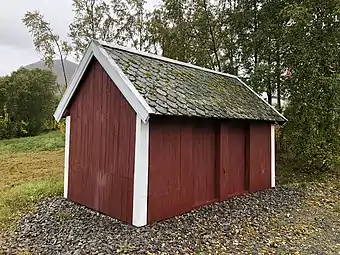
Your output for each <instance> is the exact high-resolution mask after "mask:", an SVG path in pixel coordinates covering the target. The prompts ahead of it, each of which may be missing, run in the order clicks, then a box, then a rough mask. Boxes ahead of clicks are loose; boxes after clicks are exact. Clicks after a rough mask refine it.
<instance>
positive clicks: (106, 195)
mask: <svg viewBox="0 0 340 255" xmlns="http://www.w3.org/2000/svg"><path fill="white" fill-rule="evenodd" d="M69 114H70V115H71V132H70V156H69V176H68V199H70V200H72V201H74V202H76V203H79V204H82V205H85V206H87V207H89V208H92V209H94V210H97V211H100V212H103V213H105V214H108V215H110V216H112V217H115V218H118V219H120V220H122V221H125V222H128V223H132V207H133V176H134V175H133V171H134V153H135V132H136V113H135V112H134V110H133V109H132V108H131V106H130V105H129V104H128V102H127V101H126V100H125V98H124V97H123V95H122V94H121V92H120V91H119V89H118V88H117V87H116V85H115V84H114V83H113V82H112V80H111V79H110V77H109V76H108V75H107V73H106V72H105V70H104V69H103V68H102V66H101V65H100V64H99V63H98V61H97V60H96V59H92V60H91V63H90V64H89V66H88V69H87V70H86V72H85V74H84V76H83V78H82V81H81V83H80V85H79V87H78V91H76V93H75V96H74V98H73V99H72V102H71V105H70V107H69Z"/></svg>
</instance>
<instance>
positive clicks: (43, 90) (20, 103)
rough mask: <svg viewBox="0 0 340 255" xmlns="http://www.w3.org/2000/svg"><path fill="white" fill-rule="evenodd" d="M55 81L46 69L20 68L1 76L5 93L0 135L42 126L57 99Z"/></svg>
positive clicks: (33, 131) (24, 132)
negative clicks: (8, 74)
mask: <svg viewBox="0 0 340 255" xmlns="http://www.w3.org/2000/svg"><path fill="white" fill-rule="evenodd" d="M55 81H56V77H55V76H54V75H53V73H52V72H51V71H49V70H41V69H35V70H27V69H24V68H21V69H19V70H17V71H15V72H13V73H12V74H11V75H10V76H7V77H5V78H3V79H2V82H1V83H2V85H1V86H2V87H3V88H4V90H5V95H6V97H5V98H4V99H3V100H2V101H3V102H2V104H3V105H2V107H1V109H3V111H2V114H0V139H1V138H10V137H20V136H33V135H37V134H39V133H41V132H42V131H43V130H44V129H45V124H46V121H48V120H52V113H53V111H54V108H55V106H56V103H57V102H56V98H55V94H54V89H53V86H54V84H55Z"/></svg>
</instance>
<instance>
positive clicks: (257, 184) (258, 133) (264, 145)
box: [249, 123, 271, 192]
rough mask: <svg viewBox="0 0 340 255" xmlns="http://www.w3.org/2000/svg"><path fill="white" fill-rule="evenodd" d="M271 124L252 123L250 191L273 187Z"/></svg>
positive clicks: (250, 137) (250, 138)
mask: <svg viewBox="0 0 340 255" xmlns="http://www.w3.org/2000/svg"><path fill="white" fill-rule="evenodd" d="M270 127H271V126H270V124H269V123H252V124H251V125H250V136H249V144H250V148H249V161H250V167H249V180H250V183H249V190H250V191H251V192H254V191H258V190H263V189H267V188H270V187H271V169H270V167H271V164H270V163H271V161H270V158H271V151H270V143H271V130H270Z"/></svg>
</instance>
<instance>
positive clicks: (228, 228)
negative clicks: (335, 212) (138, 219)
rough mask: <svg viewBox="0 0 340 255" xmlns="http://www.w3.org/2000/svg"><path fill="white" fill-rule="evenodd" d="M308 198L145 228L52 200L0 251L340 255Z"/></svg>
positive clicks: (297, 191)
mask: <svg viewBox="0 0 340 255" xmlns="http://www.w3.org/2000/svg"><path fill="white" fill-rule="evenodd" d="M306 196H307V195H306V192H304V189H301V188H294V187H289V186H286V187H285V186H284V187H278V188H275V189H270V190H267V191H262V192H258V193H255V194H251V195H247V196H243V197H238V198H233V199H230V200H228V201H225V202H222V203H217V204H214V205H210V206H205V207H202V208H200V209H197V210H195V211H192V212H189V213H186V214H184V215H181V216H178V217H175V218H172V219H169V220H166V221H163V222H159V223H155V224H153V225H151V226H147V227H141V228H135V227H132V226H128V225H126V224H123V223H121V222H120V221H118V220H115V219H112V218H110V217H107V216H105V215H101V214H98V213H96V212H93V211H91V210H89V209H87V208H85V207H83V206H79V205H76V204H73V203H71V202H69V201H66V200H65V199H63V198H52V199H47V200H44V201H41V202H40V203H38V204H37V206H36V211H35V212H34V213H31V214H28V215H26V216H24V217H22V218H21V219H20V220H19V222H18V224H17V230H16V232H15V233H13V235H12V237H10V238H8V240H7V241H6V242H4V243H3V244H1V242H0V247H1V246H2V249H3V250H4V252H5V253H6V254H11V253H15V252H16V251H18V249H19V250H20V249H22V250H26V251H29V252H31V253H32V254H116V253H126V254H154V253H157V254H158V253H161V254H178V253H179V254H192V253H196V254H197V253H202V254H207V253H210V254H217V253H218V254H274V253H276V254H339V253H338V252H340V241H339V240H340V237H339V232H338V231H340V227H339V226H336V229H334V232H333V231H332V229H330V226H329V225H327V222H314V221H315V220H314V218H313V217H314V215H311V213H308V211H306V209H304V208H305V207H304V206H303V205H304V200H305V198H306ZM307 210H308V209H307ZM307 218H308V219H307ZM311 222H313V223H311ZM338 227H339V228H338ZM315 230H317V231H315ZM318 231H319V232H318ZM322 231H324V232H322ZM332 233H333V234H332ZM337 245H339V246H337ZM0 253H1V252H0Z"/></svg>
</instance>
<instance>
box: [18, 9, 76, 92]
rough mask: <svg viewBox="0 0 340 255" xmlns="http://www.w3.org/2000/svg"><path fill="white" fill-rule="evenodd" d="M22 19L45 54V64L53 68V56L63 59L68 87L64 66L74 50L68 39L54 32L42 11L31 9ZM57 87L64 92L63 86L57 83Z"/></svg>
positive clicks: (35, 42) (37, 47) (39, 49)
mask: <svg viewBox="0 0 340 255" xmlns="http://www.w3.org/2000/svg"><path fill="white" fill-rule="evenodd" d="M22 21H23V23H24V24H25V26H26V27H27V28H28V30H29V32H30V33H31V34H32V38H33V43H34V46H35V49H36V51H37V52H38V53H40V54H42V55H43V59H44V61H45V64H46V65H47V66H48V67H49V68H52V65H53V58H55V57H56V56H58V57H59V58H60V59H61V65H62V70H63V74H64V81H65V86H66V87H67V85H68V81H67V77H66V72H65V67H64V60H65V59H66V58H67V56H68V55H69V54H70V52H71V51H72V48H71V46H70V45H69V44H68V43H67V42H66V41H63V40H61V39H60V37H59V35H57V34H55V33H54V32H53V30H52V28H51V27H50V24H49V23H48V22H47V21H45V20H44V16H43V15H42V14H41V13H40V12H38V11H32V12H30V11H29V12H27V13H26V14H25V16H24V18H23V19H22ZM56 49H57V50H56ZM57 87H58V89H59V92H60V93H61V94H62V89H61V86H59V84H57Z"/></svg>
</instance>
